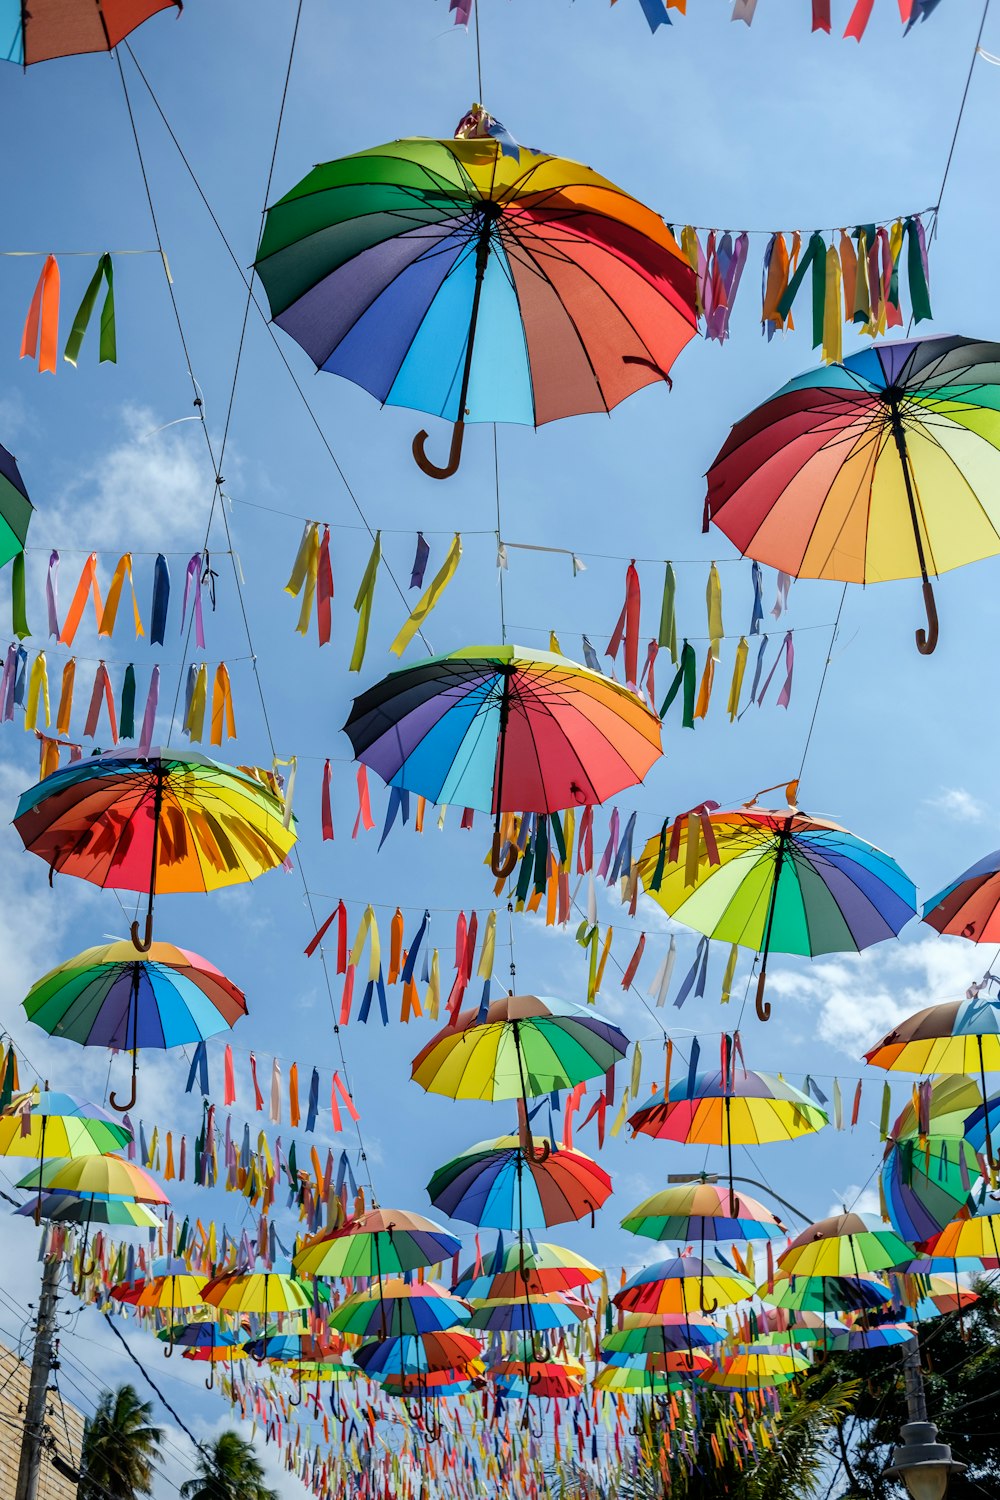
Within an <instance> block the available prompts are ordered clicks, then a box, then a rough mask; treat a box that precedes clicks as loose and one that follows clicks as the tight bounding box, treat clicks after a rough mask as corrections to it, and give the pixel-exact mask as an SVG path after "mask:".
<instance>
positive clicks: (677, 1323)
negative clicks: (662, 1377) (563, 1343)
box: [601, 1313, 726, 1364]
mask: <svg viewBox="0 0 1000 1500" xmlns="http://www.w3.org/2000/svg"><path fill="white" fill-rule="evenodd" d="M725 1337H726V1330H725V1329H724V1328H720V1326H719V1325H718V1323H712V1322H710V1321H709V1320H708V1319H707V1318H703V1317H698V1316H697V1315H695V1314H688V1313H628V1314H626V1316H625V1319H624V1322H623V1324H622V1327H621V1328H616V1329H615V1330H614V1331H613V1332H612V1333H608V1334H605V1336H604V1338H603V1339H602V1340H601V1357H602V1358H603V1359H607V1360H610V1361H611V1362H612V1363H615V1364H616V1363H618V1359H619V1357H621V1358H624V1357H626V1356H631V1355H634V1354H662V1353H664V1351H666V1350H671V1349H681V1350H683V1349H698V1348H701V1347H705V1348H708V1347H710V1346H711V1345H713V1344H721V1343H722V1342H723V1340H724V1339H725Z"/></svg>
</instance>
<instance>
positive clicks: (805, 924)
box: [639, 455, 1000, 1021]
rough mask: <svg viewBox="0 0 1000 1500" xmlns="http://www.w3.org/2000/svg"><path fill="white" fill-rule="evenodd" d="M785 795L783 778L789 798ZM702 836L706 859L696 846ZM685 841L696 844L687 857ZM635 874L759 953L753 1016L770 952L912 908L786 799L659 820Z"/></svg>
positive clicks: (859, 940)
mask: <svg viewBox="0 0 1000 1500" xmlns="http://www.w3.org/2000/svg"><path fill="white" fill-rule="evenodd" d="M997 461H998V464H1000V455H998V459H997ZM794 793H795V783H791V784H790V786H789V789H788V795H789V797H790V798H794ZM668 836H669V844H668ZM709 836H710V839H711V842H710V844H708V845H707V850H706V852H707V857H708V862H707V863H706V861H705V859H704V858H703V857H702V856H701V850H702V841H703V840H706V839H708V838H709ZM689 838H690V839H692V841H693V840H694V839H697V841H698V843H697V848H694V847H693V848H692V849H691V851H690V853H691V856H692V857H691V859H690V861H689V858H688V855H689V850H688V840H689ZM689 866H690V867H689ZM639 875H640V877H641V879H642V883H643V885H644V887H645V889H646V891H647V893H648V894H649V895H650V896H652V898H653V900H654V901H656V902H657V903H658V904H659V905H660V906H662V907H663V909H664V911H666V912H668V913H669V915H670V916H672V917H675V918H676V919H677V921H679V922H683V923H684V924H685V925H686V926H688V927H693V928H694V930H695V931H696V932H702V933H704V934H705V936H706V937H710V938H713V939H716V940H718V941H720V942H725V943H738V944H740V946H741V947H744V948H752V949H755V950H756V952H757V953H759V954H760V957H761V964H760V973H759V975H758V977H757V1015H758V1017H759V1018H760V1020H762V1021H766V1020H767V1019H768V1017H769V1016H770V1014H771V1008H770V1006H769V1005H767V1004H766V1003H765V1002H764V998H763V997H764V983H765V979H766V976H767V960H768V955H769V954H770V953H771V952H772V951H774V952H778V953H797V954H801V955H803V956H805V957H815V956H816V955H817V954H821V953H857V952H860V951H861V950H862V949H863V948H868V947H870V946H871V945H872V944H873V943H880V942H883V941H884V940H885V939H886V938H891V937H895V936H896V935H897V934H898V933H899V931H900V929H901V928H902V927H904V926H905V924H906V923H907V922H908V921H909V920H910V918H911V917H912V916H913V914H914V911H915V909H916V889H915V887H914V885H913V882H912V881H911V880H910V879H909V877H908V876H907V875H905V874H904V873H903V871H902V870H901V869H900V868H899V866H898V865H897V864H896V862H895V860H893V859H890V857H889V855H888V854H883V852H882V851H881V850H880V849H876V848H875V846H874V845H873V844H867V843H865V842H864V840H863V839H859V838H858V837H857V836H856V835H855V834H853V833H848V832H847V831H846V830H845V829H843V828H841V827H839V825H838V824H836V823H832V822H830V821H829V819H827V818H819V817H814V816H812V815H811V814H809V813H804V812H800V811H799V810H798V808H797V807H796V806H795V805H794V802H793V801H790V803H789V805H788V807H786V808H784V809H782V810H780V811H774V810H771V811H769V810H767V809H765V808H760V807H756V806H755V805H754V804H753V803H749V804H747V806H745V807H741V808H737V809H736V810H735V811H731V812H716V813H709V814H707V815H706V816H705V817H704V818H688V819H686V820H685V821H684V824H683V827H682V828H681V827H677V828H676V831H675V833H674V834H673V835H670V829H669V827H668V824H667V823H664V825H663V829H662V831H661V832H660V834H659V835H658V836H656V837H654V838H652V839H650V841H649V843H648V844H647V845H646V848H645V849H644V851H643V854H642V856H641V858H640V860H639Z"/></svg>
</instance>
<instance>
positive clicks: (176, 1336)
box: [111, 1287, 246, 1357]
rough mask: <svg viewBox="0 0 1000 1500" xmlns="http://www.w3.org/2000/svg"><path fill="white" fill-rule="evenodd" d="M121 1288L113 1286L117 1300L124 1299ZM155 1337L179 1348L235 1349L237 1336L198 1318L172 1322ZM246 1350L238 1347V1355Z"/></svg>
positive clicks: (237, 1341) (159, 1330) (212, 1322)
mask: <svg viewBox="0 0 1000 1500" xmlns="http://www.w3.org/2000/svg"><path fill="white" fill-rule="evenodd" d="M122 1290H123V1288H118V1287H115V1288H113V1289H112V1292H111V1295H112V1297H114V1296H115V1295H116V1293H118V1294H119V1295H118V1297H117V1300H118V1301H124V1300H125V1299H124V1297H122V1296H121V1295H120V1294H121V1292H122ZM156 1337H157V1338H158V1339H161V1340H162V1341H163V1343H165V1344H175V1345H177V1347H178V1348H181V1349H233V1350H234V1351H235V1350H236V1349H237V1347H238V1345H239V1337H238V1335H237V1334H235V1333H232V1332H231V1331H230V1330H229V1329H228V1328H220V1327H219V1325H218V1323H216V1322H214V1321H212V1320H210V1319H206V1318H199V1319H197V1320H195V1321H192V1322H190V1323H174V1324H172V1325H171V1326H170V1327H168V1328H160V1329H158V1330H157V1334H156ZM245 1353H246V1350H245V1349H243V1348H239V1351H238V1355H237V1357H239V1355H240V1354H245Z"/></svg>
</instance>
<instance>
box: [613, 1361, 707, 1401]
mask: <svg viewBox="0 0 1000 1500" xmlns="http://www.w3.org/2000/svg"><path fill="white" fill-rule="evenodd" d="M593 1386H594V1390H595V1391H607V1392H609V1393H610V1394H611V1395H618V1396H647V1397H648V1396H669V1395H670V1393H671V1392H672V1391H680V1390H684V1389H690V1381H689V1380H688V1381H685V1379H684V1376H683V1375H678V1374H674V1375H667V1374H664V1372H663V1371H661V1370H647V1369H645V1368H642V1367H641V1366H638V1365H604V1366H603V1367H602V1368H601V1369H600V1370H598V1372H597V1374H596V1375H595V1376H594V1380H593Z"/></svg>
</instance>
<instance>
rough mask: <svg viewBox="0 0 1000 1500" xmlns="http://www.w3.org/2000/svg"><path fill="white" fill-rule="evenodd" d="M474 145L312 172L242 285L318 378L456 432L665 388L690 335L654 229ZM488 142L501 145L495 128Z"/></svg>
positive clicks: (610, 200) (686, 307) (440, 143)
mask: <svg viewBox="0 0 1000 1500" xmlns="http://www.w3.org/2000/svg"><path fill="white" fill-rule="evenodd" d="M491 126H492V127H493V128H496V126H495V122H493V121H492V120H491V119H490V116H488V115H487V114H486V113H485V111H482V110H481V109H480V107H479V106H478V105H476V106H474V108H473V111H472V113H471V114H470V115H469V116H467V117H466V119H465V120H464V121H463V122H462V124H461V125H460V126H459V132H458V134H460V135H463V136H467V135H468V134H469V133H470V131H471V132H472V133H473V134H474V135H476V136H478V137H479V138H474V139H467V138H463V139H455V140H423V139H410V140H402V141H392V142H390V143H389V144H388V145H385V146H375V147H373V148H372V149H370V150H368V151H361V152H358V153H357V154H356V155H354V156H347V157H343V158H341V159H340V160H338V161H332V162H325V163H324V164H323V165H321V166H318V167H314V168H313V170H312V172H310V173H309V175H308V176H307V177H305V178H304V179H303V180H302V181H301V182H300V183H299V184H298V185H297V186H296V187H294V188H293V189H292V190H291V192H290V193H287V194H286V195H285V197H283V198H281V199H279V200H278V202H277V203H275V204H274V205H273V206H272V207H271V208H270V209H269V210H268V212H267V217H266V219H265V222H264V232H263V235H262V238H261V242H260V248H259V249H258V251H257V262H256V270H257V274H258V275H259V276H260V278H261V281H262V282H263V284H264V290H265V291H266V293H267V298H268V302H269V304H270V308H271V316H272V317H273V319H274V321H275V322H276V323H277V324H278V326H279V327H281V328H283V329H284V330H285V332H286V333H289V334H291V336H292V338H294V339H295V341H296V342H297V343H299V344H301V345H302V347H303V348H304V349H305V350H306V352H307V353H308V354H309V355H310V356H311V358H312V360H313V362H314V363H315V365H316V366H317V368H318V369H322V370H328V371H330V372H331V373H333V374H335V375H342V376H344V377H346V378H347V379H348V380H352V381H354V382H355V384H357V385H360V386H362V387H363V388H364V389H365V390H367V391H370V392H371V394H372V395H373V396H375V397H376V399H377V400H379V401H382V402H386V403H388V404H389V405H391V406H407V407H415V408H416V409H417V410H418V411H425V412H430V413H432V414H434V415H436V416H439V417H443V418H444V419H445V420H447V421H450V422H453V423H454V424H455V426H454V431H453V435H452V444H451V454H450V456H449V460H448V463H447V464H446V465H445V466H444V467H439V466H437V465H436V464H433V463H431V462H430V460H429V459H428V458H427V457H426V455H425V452H424V443H425V441H426V438H427V433H426V432H421V433H418V435H417V437H416V438H415V439H414V443H413V453H414V457H415V458H416V460H417V463H418V464H419V465H420V467H421V469H423V471H424V473H425V474H429V475H431V477H433V478H435V479H445V478H446V477H447V476H448V475H449V474H453V473H454V472H455V470H456V469H457V468H458V464H459V460H460V457H461V452H462V436H463V431H464V427H465V423H466V422H467V421H469V422H522V423H526V424H533V425H536V426H539V425H541V424H542V423H543V422H551V421H553V420H554V419H555V418H557V417H566V416H572V415H574V414H576V413H578V412H601V411H603V412H606V411H610V410H611V408H612V407H613V406H616V405H617V404H618V402H619V401H622V400H624V398H625V397H626V396H629V395H631V394H632V393H633V392H634V391H637V390H639V389H640V388H641V387H642V386H645V385H649V384H651V383H652V382H653V381H656V380H660V379H663V380H668V374H667V372H668V371H669V369H670V366H671V365H672V363H673V361H674V359H675V358H676V356H677V354H678V353H679V352H680V350H681V349H683V347H684V345H685V344H686V343H687V342H688V340H689V339H690V338H692V337H693V335H694V332H695V327H696V312H695V287H694V277H693V274H692V272H691V268H690V266H689V265H688V264H687V262H686V260H685V259H684V257H683V255H682V254H681V251H680V249H679V247H678V245H677V242H676V241H675V239H674V237H673V235H672V234H671V233H670V231H669V230H668V229H667V227H666V225H665V224H664V223H663V221H662V219H660V218H659V217H658V215H656V214H655V213H653V212H652V211H651V210H650V209H648V208H645V207H644V206H643V205H642V204H641V203H638V202H637V201H636V200H635V199H634V198H630V197H629V196H628V194H627V193H623V192H622V191H621V189H620V188H617V187H615V185H614V184H613V183H611V182H608V181H607V180H606V179H605V178H603V177H599V176H598V175H597V173H596V172H592V171H591V170H590V168H589V167H583V166H580V165H579V164H578V163H577V162H572V161H565V160H563V159H562V158H561V157H557V156H547V155H545V154H543V153H542V152H538V151H529V150H527V149H526V148H517V147H512V146H511V145H510V138H509V137H508V138H507V139H505V140H503V141H501V142H498V141H496V140H493V139H491V138H490V137H489V135H487V134H486V132H487V130H488V129H489V128H490V127H491ZM499 128H500V129H501V130H502V127H499Z"/></svg>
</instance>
